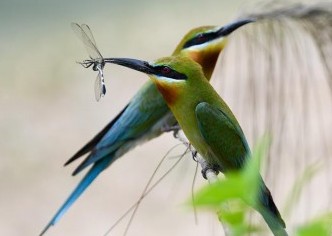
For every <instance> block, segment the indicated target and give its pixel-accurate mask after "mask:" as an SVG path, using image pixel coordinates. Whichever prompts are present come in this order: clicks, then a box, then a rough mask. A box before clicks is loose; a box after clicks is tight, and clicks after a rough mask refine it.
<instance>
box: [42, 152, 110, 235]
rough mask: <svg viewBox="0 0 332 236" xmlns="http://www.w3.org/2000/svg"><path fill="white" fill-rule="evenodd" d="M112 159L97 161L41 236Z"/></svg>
mask: <svg viewBox="0 0 332 236" xmlns="http://www.w3.org/2000/svg"><path fill="white" fill-rule="evenodd" d="M109 162H110V160H109V159H107V158H104V159H102V160H100V161H98V162H96V163H95V164H94V165H93V167H92V168H91V169H90V170H89V171H88V173H87V174H86V175H85V176H84V178H83V179H82V180H81V182H80V183H79V184H78V185H77V187H76V188H75V190H74V191H73V192H72V193H71V195H70V196H69V197H68V198H67V200H66V201H65V202H64V204H63V205H62V206H61V207H60V209H59V210H58V211H57V212H56V214H55V215H54V216H53V218H52V220H51V221H50V222H49V223H48V224H47V225H46V227H45V228H44V229H43V231H42V232H41V233H40V236H41V235H43V234H44V233H45V232H46V231H47V230H48V229H49V228H50V227H51V226H52V225H55V224H56V223H57V222H58V221H59V220H60V219H61V217H62V216H63V215H64V214H65V213H66V211H67V210H68V209H69V208H70V207H71V205H72V204H73V203H74V202H75V201H76V200H77V199H78V198H79V197H80V196H81V194H82V193H83V192H84V191H85V189H86V188H87V187H88V186H89V185H90V184H91V183H92V182H93V181H94V180H95V178H96V177H97V176H98V175H99V174H100V172H102V171H103V170H104V169H105V168H106V167H107V166H108V165H109Z"/></svg>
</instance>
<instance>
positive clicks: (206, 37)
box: [183, 32, 219, 48]
mask: <svg viewBox="0 0 332 236" xmlns="http://www.w3.org/2000/svg"><path fill="white" fill-rule="evenodd" d="M218 37H219V36H218V34H217V33H216V32H209V33H199V34H197V35H196V36H195V37H194V38H192V39H190V40H188V41H187V42H186V43H185V44H184V45H183V48H188V47H191V46H195V45H200V44H203V43H206V42H209V41H212V40H214V39H216V38H218Z"/></svg>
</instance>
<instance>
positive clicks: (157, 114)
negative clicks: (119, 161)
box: [68, 85, 169, 175]
mask: <svg viewBox="0 0 332 236" xmlns="http://www.w3.org/2000/svg"><path fill="white" fill-rule="evenodd" d="M168 113H169V109H168V107H167V105H166V103H165V102H164V100H163V98H162V97H161V95H160V94H159V92H158V90H157V89H156V87H155V86H154V85H153V86H145V87H143V89H141V90H140V91H139V92H138V93H137V94H136V95H135V96H134V97H133V99H132V100H131V102H130V103H129V104H128V105H127V107H126V108H125V109H124V110H123V111H122V112H121V113H120V114H119V115H118V116H117V117H116V118H115V120H113V121H112V122H111V123H110V124H109V125H108V126H106V127H105V128H104V130H102V131H101V132H100V133H99V134H98V135H97V136H96V137H95V139H94V140H91V141H90V142H89V143H88V144H87V145H86V146H87V147H88V146H89V150H88V148H86V149H85V150H84V151H82V152H78V153H79V154H81V153H82V154H84V152H85V153H87V152H89V151H91V153H90V154H89V155H88V156H87V157H86V159H85V160H84V161H83V162H82V163H81V164H80V165H79V166H78V167H77V168H76V170H75V171H74V173H73V175H75V174H77V173H79V172H80V171H81V170H83V169H84V168H85V167H87V166H89V165H90V164H92V163H94V162H96V161H98V160H100V159H101V158H104V157H106V156H112V158H113V157H114V155H113V154H114V153H115V152H116V151H118V150H119V149H120V148H123V147H124V148H126V149H130V146H131V145H132V144H134V143H138V142H139V140H140V138H142V137H143V136H144V135H145V134H147V133H148V132H149V131H150V129H151V128H152V127H153V126H154V125H155V124H156V123H157V122H158V121H160V120H161V119H162V118H163V117H164V116H166V114H168ZM160 132H161V131H160ZM152 135H153V134H152ZM157 135H159V133H158V134H157V133H156V134H155V136H157ZM130 142H131V143H130ZM128 146H129V147H128ZM83 149H84V147H83V148H82V149H81V150H83ZM86 150H88V151H86ZM79 154H75V155H74V157H75V156H77V155H79ZM74 157H72V158H71V159H70V160H72V159H74ZM75 159H77V157H76V158H75ZM68 162H69V161H68Z"/></svg>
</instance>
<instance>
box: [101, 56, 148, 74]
mask: <svg viewBox="0 0 332 236" xmlns="http://www.w3.org/2000/svg"><path fill="white" fill-rule="evenodd" d="M104 60H105V62H106V63H113V64H117V65H120V66H125V67H128V68H131V69H134V70H137V71H141V72H143V73H146V74H153V72H154V70H153V67H152V66H151V65H150V64H149V63H148V62H147V61H141V60H137V59H131V58H104Z"/></svg>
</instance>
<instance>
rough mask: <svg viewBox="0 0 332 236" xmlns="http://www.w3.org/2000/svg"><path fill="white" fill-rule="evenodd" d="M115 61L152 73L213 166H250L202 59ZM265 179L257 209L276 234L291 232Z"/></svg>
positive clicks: (235, 125) (233, 120) (241, 139)
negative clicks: (203, 66)
mask: <svg viewBox="0 0 332 236" xmlns="http://www.w3.org/2000/svg"><path fill="white" fill-rule="evenodd" d="M112 63H115V64H118V65H122V66H126V67H129V68H132V69H135V70H138V71H141V72H144V73H146V74H148V75H149V76H150V78H151V80H152V81H153V82H154V83H155V84H156V86H157V88H158V90H159V92H160V93H161V94H162V96H163V98H164V99H165V101H166V103H167V105H168V107H169V108H170V110H171V111H172V113H173V114H174V116H175V118H176V120H177V121H178V123H179V125H180V127H181V128H182V130H183V132H184V133H185V135H186V136H187V138H188V140H189V141H190V143H191V144H192V145H193V147H195V149H196V150H197V151H198V152H199V153H200V154H201V155H202V157H203V158H204V159H205V160H206V162H207V163H208V165H209V168H212V169H214V170H215V171H216V172H223V173H224V174H225V175H226V176H227V173H228V172H229V171H232V170H233V171H234V170H241V169H242V168H243V167H244V166H245V164H246V160H247V159H248V158H249V157H250V149H249V146H248V143H247V140H246V138H245V135H244V133H243V131H242V129H241V127H240V125H239V123H238V121H237V119H236V118H235V116H234V115H233V113H232V111H231V110H230V108H229V107H228V106H227V104H226V103H225V102H224V100H223V99H222V98H221V97H220V96H219V95H218V93H217V92H216V91H215V90H214V89H213V87H212V86H211V85H210V83H209V82H208V80H207V79H206V77H205V75H204V73H203V71H202V67H201V66H200V65H199V64H198V63H196V62H195V61H193V60H191V59H190V58H188V57H184V56H181V55H178V56H173V57H166V58H162V59H159V60H157V61H156V62H153V63H149V62H146V61H140V60H136V59H128V58H114V59H112ZM203 171H204V170H203ZM203 174H204V173H203ZM259 181H260V182H259V184H260V185H259V186H260V187H259V193H258V204H257V206H255V207H256V209H257V210H258V211H259V212H260V213H261V214H262V216H263V218H264V219H265V221H266V223H267V224H268V226H269V227H270V229H271V231H272V232H273V233H274V235H287V232H286V230H285V227H286V226H285V223H284V221H283V220H282V218H281V216H280V213H279V211H278V209H277V207H276V205H275V203H274V201H273V198H272V195H271V193H270V191H269V189H268V188H267V187H266V185H265V183H264V181H263V179H262V178H261V177H260V178H259Z"/></svg>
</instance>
